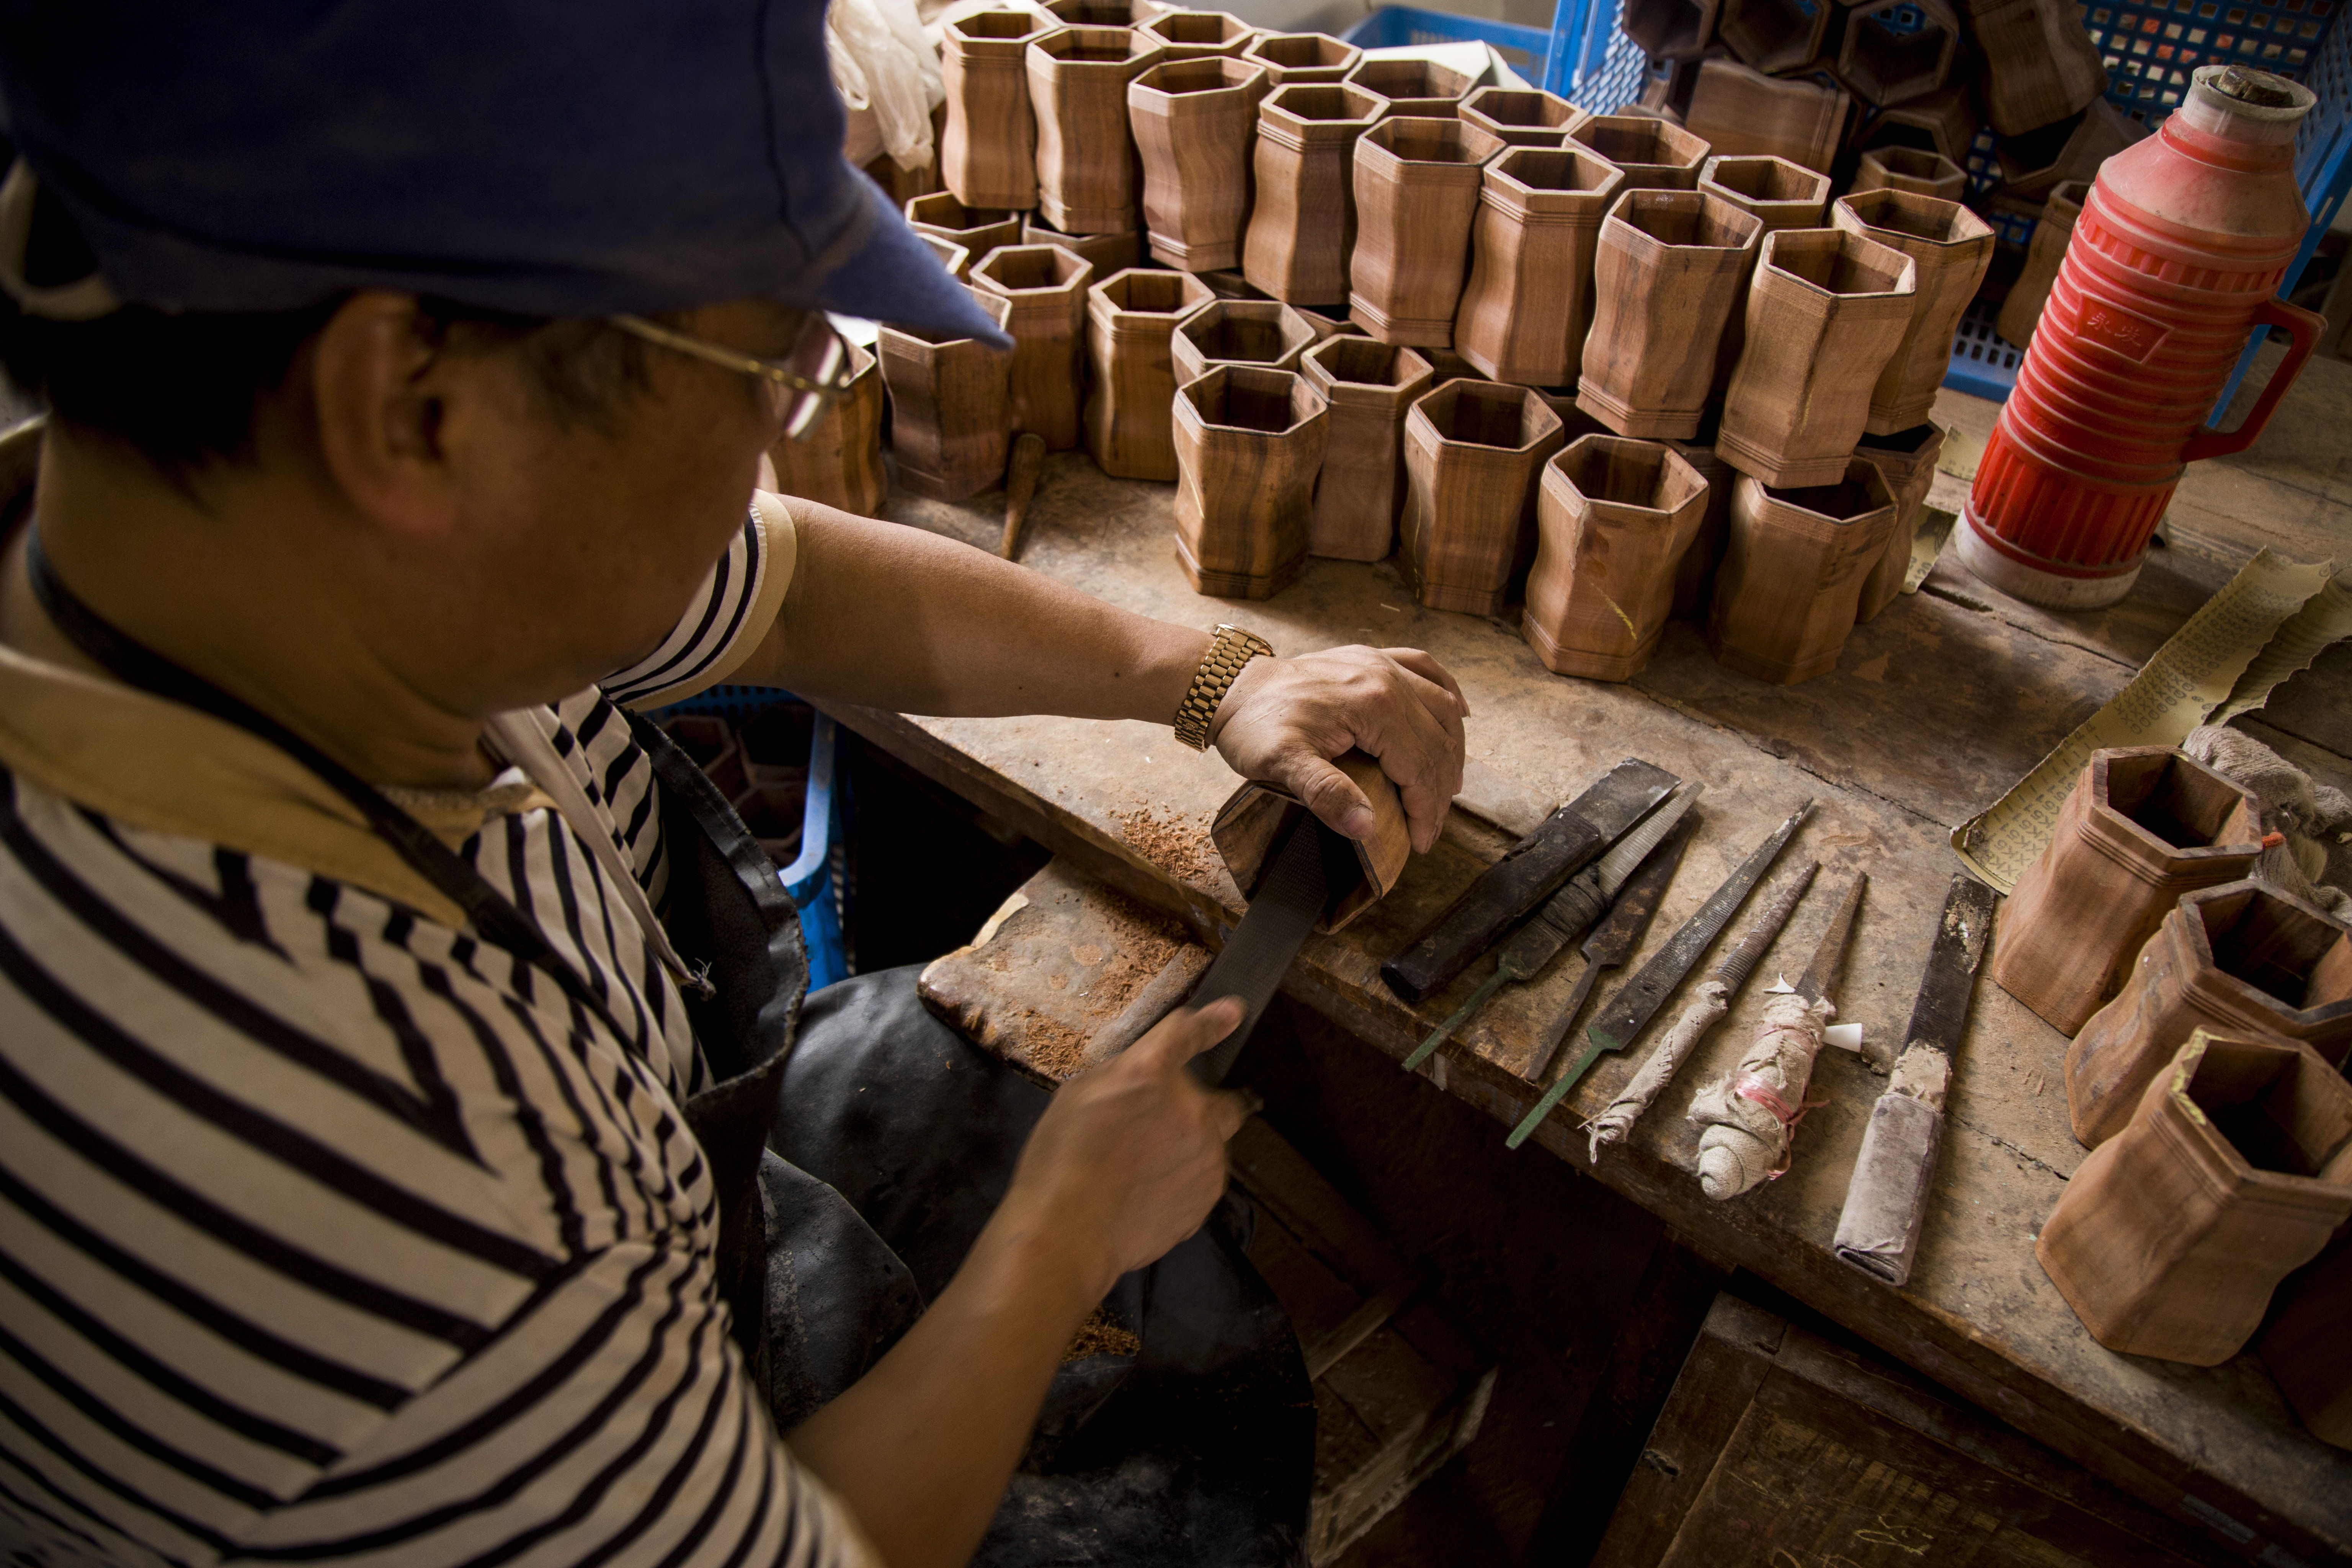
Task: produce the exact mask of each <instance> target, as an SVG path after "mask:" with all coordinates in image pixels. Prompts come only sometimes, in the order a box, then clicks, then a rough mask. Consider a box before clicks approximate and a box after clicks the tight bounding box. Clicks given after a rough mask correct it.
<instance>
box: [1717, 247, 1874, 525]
mask: <svg viewBox="0 0 2352 1568" xmlns="http://www.w3.org/2000/svg"><path fill="white" fill-rule="evenodd" d="M1917 279H1918V265H1917V263H1916V262H1914V261H1913V260H1912V259H1911V258H1909V257H1908V256H1906V255H1904V254H1903V253H1902V252H1901V251H1899V250H1891V249H1889V248H1888V247H1885V246H1883V245H1880V244H1879V243H1877V242H1876V241H1875V240H1873V239H1867V238H1864V237H1863V236H1861V235H1858V234H1851V233H1847V232H1845V231H1843V230H1841V229H1834V228H1826V229H1824V228H1791V229H1783V230H1781V231H1780V233H1778V234H1768V235H1766V236H1765V237H1764V242H1763V248H1762V249H1761V251H1760V252H1759V256H1758V258H1757V265H1756V273H1755V276H1754V277H1753V278H1752V279H1750V281H1749V284H1748V319H1747V323H1746V327H1747V346H1746V347H1745V348H1744V349H1743V350H1742V352H1741V353H1740V356H1739V364H1738V368H1737V369H1736V370H1735V371H1734V372H1733V373H1732V377H1731V386H1730V390H1729V392H1728V393H1727V395H1726V396H1725V399H1724V407H1723V429H1722V432H1721V434H1720V435H1719V436H1718V437H1717V440H1716V450H1717V452H1719V453H1721V454H1722V456H1723V458H1724V459H1725V460H1726V461H1727V462H1728V463H1730V464H1731V466H1732V467H1734V468H1738V470H1739V471H1740V472H1741V473H1743V474H1752V475H1754V476H1755V477H1756V478H1758V479H1761V480H1762V481H1763V482H1764V483H1766V484H1769V485H1775V486H1781V487H1795V488H1801V487H1804V486H1810V485H1825V484H1835V483H1837V482H1838V481H1839V479H1841V478H1842V477H1843V474H1844V472H1845V469H1846V465H1847V464H1848V463H1849V462H1850V461H1851V460H1852V458H1853V448H1854V444H1855V443H1856V442H1858V441H1860V440H1861V439H1862V436H1863V430H1864V426H1867V425H1868V424H1869V423H1870V413H1871V395H1872V389H1873V387H1874V385H1875V384H1876V383H1877V381H1878V377H1879V373H1880V372H1881V371H1882V370H1884V369H1885V366H1886V364H1887V362H1888V361H1889V360H1891V359H1892V358H1893V357H1894V356H1895V351H1896V350H1897V349H1899V348H1901V347H1902V345H1903V340H1904V335H1905V333H1906V331H1908V330H1909V328H1910V324H1911V308H1912V300H1913V296H1914V295H1915V294H1916V292H1917V289H1918V284H1917Z"/></svg>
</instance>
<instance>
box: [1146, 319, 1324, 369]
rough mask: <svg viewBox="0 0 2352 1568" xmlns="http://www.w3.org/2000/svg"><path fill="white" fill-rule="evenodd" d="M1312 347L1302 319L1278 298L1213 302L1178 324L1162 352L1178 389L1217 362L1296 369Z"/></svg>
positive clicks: (1310, 331)
mask: <svg viewBox="0 0 2352 1568" xmlns="http://www.w3.org/2000/svg"><path fill="white" fill-rule="evenodd" d="M1315 343H1316V337H1315V329H1314V328H1312V327H1310V326H1308V325H1307V318H1305V317H1304V316H1301V315H1300V314H1299V313H1298V312H1297V311H1296V310H1292V309H1291V308H1290V307H1289V306H1287V305H1286V304H1284V303H1282V301H1280V300H1211V301H1210V302H1209V303H1208V304H1206V305H1203V306H1202V307H1201V308H1200V309H1199V310H1195V311H1193V312H1192V314H1191V315H1189V316H1187V317H1185V318H1184V320H1183V321H1181V323H1179V324H1178V326H1177V328H1176V335H1175V337H1174V338H1172V339H1171V340H1170V342H1169V344H1168V348H1169V353H1170V354H1171V358H1172V360H1173V363H1174V365H1175V371H1176V384H1177V385H1179V386H1181V385H1183V384H1185V383H1186V382H1188V381H1192V380H1195V379H1197V378H1199V377H1201V376H1203V375H1206V374H1208V373H1209V372H1211V371H1212V370H1214V369H1215V368H1216V367H1217V366H1219V365H1221V364H1263V365H1271V366H1272V367H1273V368H1274V369H1276V370H1296V369H1297V368H1298V356H1299V355H1301V354H1303V353H1306V352H1307V350H1308V349H1311V348H1313V347H1314V346H1315Z"/></svg>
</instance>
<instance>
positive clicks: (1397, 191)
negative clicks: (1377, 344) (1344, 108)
mask: <svg viewBox="0 0 2352 1568" xmlns="http://www.w3.org/2000/svg"><path fill="white" fill-rule="evenodd" d="M1381 63H1382V62H1380V61H1375V60H1368V61H1366V62H1365V64H1366V65H1377V64H1381ZM1412 63H1421V62H1412ZM1357 74H1358V75H1359V76H1361V74H1362V68H1361V67H1360V68H1358V73H1357ZM1502 150H1503V143H1502V142H1499V141H1497V140H1496V138H1494V137H1492V136H1489V135H1488V134H1487V133H1486V132H1484V131H1481V130H1479V129H1478V128H1477V127H1475V126H1473V125H1465V124H1464V123H1463V122H1462V121H1459V120H1437V119H1430V118H1412V117H1404V118H1400V117H1398V116H1396V115H1394V114H1391V116H1390V117H1389V118H1387V119H1385V120H1382V121H1380V122H1379V123H1378V124H1376V125H1374V126H1373V127H1372V128H1371V129H1370V131H1367V132H1364V134H1363V135H1362V136H1360V137H1359V138H1358V139H1357V141H1356V152H1355V167H1354V178H1355V189H1356V248H1355V251H1354V253H1353V255H1352V257H1351V258H1350V260H1349V291H1348V312H1349V316H1350V317H1352V318H1353V319H1354V320H1355V321H1356V322H1357V324H1358V325H1360V326H1361V327H1362V328H1363V329H1364V330H1365V331H1368V332H1370V334H1371V335H1372V336H1374V337H1376V338H1378V339H1380V340H1381V342H1384V343H1404V344H1407V345H1409V346H1412V347H1415V348H1419V347H1423V346H1440V347H1442V346H1444V345H1445V344H1447V343H1450V342H1452V341H1453V338H1454V309H1455V307H1456V306H1458V305H1459V304H1460V303H1461V300H1462V284H1463V279H1464V277H1465V273H1466V272H1467V270H1468V267H1469V260H1470V220H1471V217H1472V215H1473V214H1475V212H1476V211H1477V207H1478V191H1479V172H1480V169H1481V167H1482V166H1483V165H1484V164H1485V163H1486V160H1487V159H1489V158H1491V157H1493V156H1494V155H1495V154H1496V153H1500V152H1501V151H1502Z"/></svg>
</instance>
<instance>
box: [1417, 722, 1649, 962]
mask: <svg viewBox="0 0 2352 1568" xmlns="http://www.w3.org/2000/svg"><path fill="white" fill-rule="evenodd" d="M1680 782H1681V781H1680V780H1679V779H1677V778H1675V775H1674V774H1672V773H1668V772H1666V771H1665V770H1664V768H1660V767H1655V766H1653V765H1652V764H1651V763H1645V762H1642V761H1640V760H1638V759H1636V758H1633V757H1628V758H1626V759H1625V760H1624V761H1623V762H1622V763H1618V764H1617V765H1616V766H1615V767H1613V768H1611V769H1610V770H1609V771H1608V772H1607V773H1604V774H1602V775H1601V778H1600V779H1599V780H1597V781H1596V782H1595V783H1594V784H1593V785H1592V787H1591V788H1590V789H1588V790H1586V791H1585V792H1584V793H1583V794H1582V795H1578V796H1577V797H1576V798H1575V799H1574V800H1572V801H1570V802H1569V803H1568V804H1567V805H1563V806H1561V807H1560V808H1559V810H1558V811H1555V812H1553V813H1552V814H1551V816H1549V817H1547V818H1545V819H1544V824H1543V826H1540V827H1538V828H1537V829H1536V830H1535V831H1534V832H1533V833H1530V834H1528V836H1527V837H1525V838H1522V839H1520V840H1519V841H1518V842H1517V844H1514V845H1513V846H1511V847H1510V848H1509V849H1508V850H1507V851H1505V853H1504V855H1503V858H1501V859H1500V860H1497V861H1496V862H1495V863H1494V864H1493V865H1492V866H1489V867H1487V868H1486V870H1484V871H1482V872H1480V873H1479V874H1478V879H1477V880H1476V881H1475V882H1472V883H1471V884H1470V886H1469V887H1468V888H1466V889H1464V891H1463V893H1462V896H1461V897H1460V898H1458V899H1456V900H1454V902H1453V903H1451V904H1450V905H1448V906H1446V910H1445V912H1444V914H1441V915H1439V916H1438V917H1437V918H1436V919H1435V920H1433V921H1431V922H1430V923H1429V924H1428V925H1427V926H1425V927H1423V930H1422V931H1421V932H1420V934H1419V935H1417V936H1415V937H1414V938H1413V939H1412V941H1411V942H1407V943H1406V944H1405V945H1404V947H1403V948H1402V950H1401V951H1399V952H1398V953H1397V954H1396V956H1395V957H1393V958H1391V959H1390V960H1389V961H1388V962H1387V963H1383V964H1381V979H1382V980H1384V981H1386V982H1387V983H1388V986H1389V989H1390V990H1391V991H1393V992H1395V993H1396V994H1398V995H1399V996H1402V997H1403V998H1404V999H1405V1000H1406V1001H1407V1002H1419V1001H1421V1000H1423V998H1424V997H1427V996H1430V995H1432V994H1435V993H1436V992H1438V991H1441V990H1443V989H1444V987H1445V984H1446V983H1447V982H1448V981H1450V980H1452V979H1453V978H1454V976H1455V975H1457V974H1459V973H1462V972H1463V971H1464V970H1465V969H1467V968H1469V967H1470V965H1471V964H1473V963H1475V962H1477V960H1478V959H1479V957H1480V956H1481V955H1482V954H1484V953H1485V952H1486V951H1487V950H1488V949H1490V948H1492V947H1493V946H1494V945H1495V942H1496V939H1497V938H1499V937H1500V936H1501V935H1502V934H1503V933H1504V932H1505V931H1507V930H1509V929H1510V928H1511V926H1512V925H1514V924H1515V923H1517V921H1519V920H1521V919H1522V918H1524V917H1525V916H1526V914H1527V913H1528V910H1532V909H1534V908H1535V907H1536V906H1537V905H1538V904H1539V903H1541V902H1543V900H1546V899H1548V898H1549V897H1551V895H1552V894H1553V893H1554V892H1555V891H1556V890H1558V889H1559V885H1560V884H1561V883H1562V882H1565V881H1567V880H1568V879H1570V877H1572V876H1574V875H1575V874H1576V873H1577V872H1579V871H1580V870H1582V869H1583V868H1585V867H1586V866H1588V865H1590V864H1591V862H1592V861H1593V860H1594V859H1595V858H1597V857H1599V855H1600V854H1601V851H1602V850H1604V849H1606V848H1608V847H1609V846H1610V845H1611V844H1612V843H1614V842H1615V841H1616V840H1617V839H1618V838H1619V837H1622V836H1623V834H1624V832H1625V830H1626V829H1627V828H1629V827H1631V826H1633V825H1634V824H1635V823H1637V822H1639V821H1641V820H1642V818H1643V816H1647V815H1648V814H1649V811H1650V808H1651V807H1652V806H1654V805H1657V804H1658V802H1659V801H1660V800H1662V799H1664V797H1665V794H1666V792H1667V791H1668V790H1670V789H1672V788H1674V787H1675V784H1679V783H1680Z"/></svg>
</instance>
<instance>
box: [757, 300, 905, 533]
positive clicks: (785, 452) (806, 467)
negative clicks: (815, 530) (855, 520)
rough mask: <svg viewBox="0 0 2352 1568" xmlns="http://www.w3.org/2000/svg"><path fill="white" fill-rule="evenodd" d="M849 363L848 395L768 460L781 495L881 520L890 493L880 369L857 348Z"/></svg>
mask: <svg viewBox="0 0 2352 1568" xmlns="http://www.w3.org/2000/svg"><path fill="white" fill-rule="evenodd" d="M849 363H850V366H851V375H850V381H849V388H848V390H847V391H845V392H844V393H843V394H842V395H840V396H839V397H836V398H835V399H834V400H833V405H832V406H831V407H829V408H827V409H826V410H825V411H824V415H823V416H820V417H819V418H818V420H817V422H816V423H815V424H814V425H812V426H809V428H808V430H807V431H806V432H805V433H804V434H803V435H802V436H801V437H800V438H799V439H798V440H794V439H793V438H792V437H785V438H784V439H783V440H781V441H779V442H777V443H776V444H775V445H774V446H773V447H770V448H768V456H769V457H770V458H772V460H773V461H774V463H775V465H776V484H777V486H778V488H779V489H781V490H782V493H784V494H785V495H788V496H798V497H800V498H801V499H803V500H813V501H817V502H820V503H822V504H824V505H825V506H832V507H839V508H840V509H841V510H844V511H854V512H856V513H857V514H858V515H859V516H861V517H879V516H881V515H882V500H883V497H884V496H885V495H887V493H888V491H889V488H890V487H889V480H888V479H887V477H886V476H885V475H884V473H883V471H882V367H881V365H880V364H879V363H877V361H876V360H875V358H874V356H873V355H872V354H870V353H866V351H865V350H864V349H862V348H859V347H858V346H857V345H856V344H855V343H852V344H851V345H849Z"/></svg>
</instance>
